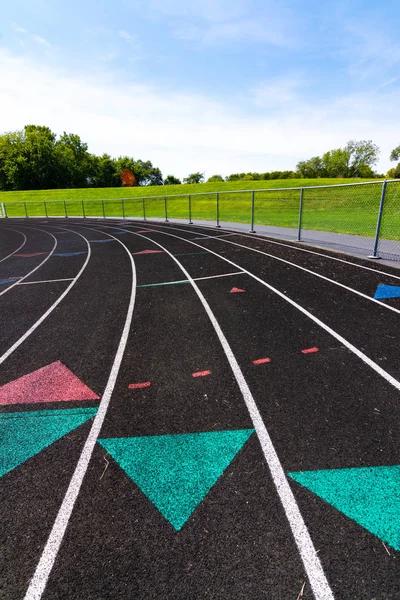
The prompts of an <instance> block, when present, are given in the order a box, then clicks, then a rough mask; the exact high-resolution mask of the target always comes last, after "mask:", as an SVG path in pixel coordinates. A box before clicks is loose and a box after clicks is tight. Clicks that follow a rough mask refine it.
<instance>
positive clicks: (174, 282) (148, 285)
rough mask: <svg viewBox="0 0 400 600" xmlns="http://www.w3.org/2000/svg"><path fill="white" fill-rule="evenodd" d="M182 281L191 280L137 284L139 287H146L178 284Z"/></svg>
mask: <svg viewBox="0 0 400 600" xmlns="http://www.w3.org/2000/svg"><path fill="white" fill-rule="evenodd" d="M181 283H190V281H167V282H166V283H145V284H143V285H137V286H136V287H137V288H144V287H157V286H159V285H178V284H181Z"/></svg>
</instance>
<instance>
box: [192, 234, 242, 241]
mask: <svg viewBox="0 0 400 600" xmlns="http://www.w3.org/2000/svg"><path fill="white" fill-rule="evenodd" d="M230 235H236V233H223V234H222V235H205V234H202V236H203V237H201V238H193V239H194V240H200V239H201V240H204V239H205V238H215V237H217V238H223V237H228V236H230Z"/></svg>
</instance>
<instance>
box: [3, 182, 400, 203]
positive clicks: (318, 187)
mask: <svg viewBox="0 0 400 600" xmlns="http://www.w3.org/2000/svg"><path fill="white" fill-rule="evenodd" d="M385 181H386V183H400V179H378V180H376V181H360V182H356V183H334V184H332V185H304V186H300V185H299V186H297V187H287V188H278V187H273V188H256V189H253V190H216V191H215V192H191V193H189V194H188V193H184V192H182V193H181V194H162V195H160V196H130V197H129V196H128V197H117V198H65V199H64V200H52V199H51V198H49V199H45V198H43V199H41V200H26V201H24V200H18V201H16V202H15V201H5V202H2V204H34V203H41V204H43V202H45V203H50V202H51V203H56V202H63V203H64V202H89V203H90V202H105V201H107V202H111V201H115V202H121V200H130V201H133V200H147V199H153V200H154V199H159V200H163V199H164V198H181V197H184V198H188V197H189V196H215V194H244V193H248V194H251V193H252V192H254V193H257V192H271V193H272V192H288V191H298V192H300V190H322V189H336V188H339V187H340V188H343V187H354V186H360V185H378V184H383V183H384V182H385ZM0 199H1V192H0Z"/></svg>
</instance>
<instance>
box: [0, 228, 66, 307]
mask: <svg viewBox="0 0 400 600" xmlns="http://www.w3.org/2000/svg"><path fill="white" fill-rule="evenodd" d="M30 229H36V231H41V232H42V233H47V235H51V237H52V238H53V240H54V246H53V248H52V249H51V250H50V253H49V254H48V255H47V256H46V258H45V259H44V260H42V262H41V263H39V264H38V266H37V267H35V268H34V269H32V271H29V273H27V274H26V275H24V276H23V277H21V278H20V279H17V281H16V282H15V283H13V284H12V285H10V286H9V287H8V288H6V289H5V290H4V291H2V292H0V296H2V295H3V294H5V293H6V292H9V291H10V290H12V289H13V287H15V286H16V285H18V284H19V283H21V281H24V279H26V278H27V277H29V276H30V275H32V273H34V272H35V271H37V270H38V269H39V268H40V267H41V266H43V265H44V263H45V262H46V261H48V260H49V258H50V257H51V255H52V254H53V252H54V250H55V249H56V248H57V244H58V240H57V238H56V237H55V236H54V235H53V234H52V233H50V232H49V231H46V230H45V229H38V228H37V227H30Z"/></svg>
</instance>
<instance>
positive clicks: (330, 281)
mask: <svg viewBox="0 0 400 600" xmlns="http://www.w3.org/2000/svg"><path fill="white" fill-rule="evenodd" d="M161 227H162V226H161ZM169 229H176V228H175V227H170V228H169ZM178 231H183V232H186V231H187V230H180V229H179V230H178ZM159 233H164V232H163V231H160V232H159ZM206 237H207V239H210V236H206ZM214 238H215V239H217V240H219V239H220V236H218V235H216V236H212V238H211V239H214ZM186 241H191V240H186ZM221 242H224V243H226V244H232V245H234V246H239V247H240V248H244V249H245V250H249V251H251V252H257V253H258V254H264V256H268V257H269V258H272V259H274V260H278V261H280V262H283V263H286V264H287V265H289V266H291V267H295V268H296V269H300V270H301V271H305V272H306V273H309V274H310V275H314V276H315V277H319V278H320V279H323V280H325V281H328V282H329V283H332V284H333V285H337V286H339V287H341V288H343V289H345V290H347V291H348V292H352V293H353V294H356V295H357V296H360V297H361V298H365V299H366V300H369V301H370V302H374V303H375V304H379V305H380V306H383V307H384V308H386V309H387V310H391V311H392V312H395V313H397V314H399V315H400V309H398V308H395V307H394V306H390V304H385V303H384V302H381V301H380V300H377V299H376V298H372V297H371V296H368V295H367V294H364V293H363V292H359V291H358V290H356V289H354V288H351V287H349V286H347V285H345V284H344V283H340V282H339V281H335V280H334V279H330V277H326V276H325V275H321V274H320V273H317V272H316V271H312V270H311V269H307V268H306V267H302V266H301V265H298V264H296V263H293V262H291V261H289V260H286V259H285V258H280V257H279V256H275V255H274V254H269V253H268V252H264V251H263V250H257V249H256V248H250V247H249V246H245V245H244V244H239V243H238V242H232V241H231V240H226V239H225V238H224V239H222V240H221ZM350 264H354V263H350ZM393 277H394V278H396V275H394V276H393ZM399 279H400V277H399Z"/></svg>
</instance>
